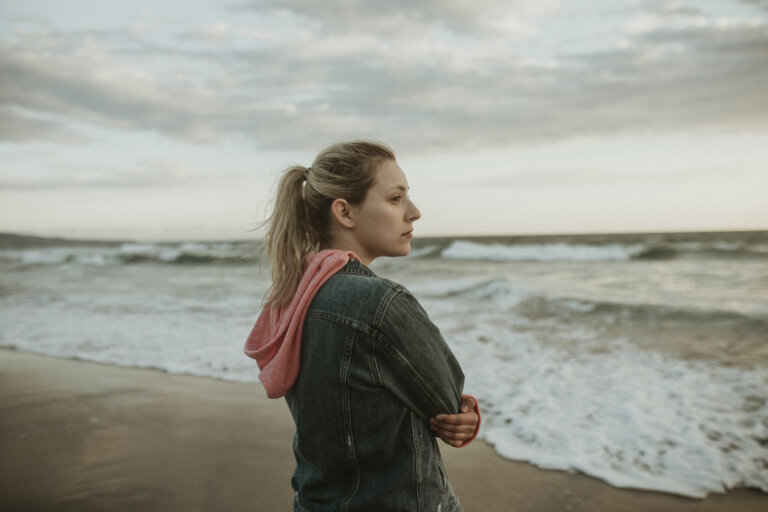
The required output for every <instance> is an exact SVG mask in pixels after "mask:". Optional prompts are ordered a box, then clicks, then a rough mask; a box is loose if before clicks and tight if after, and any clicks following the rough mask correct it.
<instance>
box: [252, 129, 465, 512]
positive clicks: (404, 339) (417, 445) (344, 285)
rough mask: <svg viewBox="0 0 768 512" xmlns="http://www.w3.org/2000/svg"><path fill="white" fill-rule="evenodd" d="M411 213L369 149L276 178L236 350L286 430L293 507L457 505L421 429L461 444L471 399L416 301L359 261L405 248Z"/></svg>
mask: <svg viewBox="0 0 768 512" xmlns="http://www.w3.org/2000/svg"><path fill="white" fill-rule="evenodd" d="M420 217H421V213H420V212H419V210H418V208H416V205H414V204H413V202H412V201H411V200H410V198H409V196H408V182H407V180H406V177H405V174H404V173H403V171H402V169H400V166H399V165H398V164H397V161H396V160H395V155H394V153H393V152H392V150H391V149H390V148H388V147H387V146H385V145H383V144H379V143H374V142H365V141H355V142H346V143H340V144H336V145H333V146H330V147H329V148H327V149H325V150H324V151H322V152H321V153H320V154H319V155H318V156H317V158H316V159H315V161H314V162H313V163H312V165H311V166H310V167H302V166H296V167H291V168H289V169H287V170H286V171H285V172H284V174H283V175H282V177H281V179H280V183H279V186H278V191H277V196H276V197H275V201H274V210H273V212H272V215H271V217H270V218H269V219H268V221H267V223H266V226H267V231H266V236H265V239H264V248H265V253H264V254H265V258H266V260H267V262H268V264H269V266H270V271H271V276H272V286H271V288H270V289H269V291H268V293H267V296H266V299H265V304H264V308H263V310H262V312H261V314H260V316H259V318H258V320H257V322H256V325H255V326H254V328H253V331H252V332H251V335H250V336H249V337H248V340H247V342H246V345H245V352H246V354H247V355H248V356H250V357H252V358H254V359H256V361H257V362H258V364H259V367H260V369H261V373H260V374H259V379H260V380H261V382H262V383H263V385H264V387H265V389H266V391H267V395H268V396H269V397H271V398H278V397H282V396H284V397H285V399H286V401H287V403H288V407H289V408H290V411H291V415H292V416H293V420H294V422H295V424H296V435H295V437H294V443H293V448H294V454H295V457H296V471H295V472H294V475H293V479H292V482H291V483H292V486H293V489H294V490H295V492H296V495H295V499H294V510H295V511H307V512H325V511H349V512H351V511H366V512H369V511H380V512H386V511H407V512H413V511H431V512H432V511H440V512H452V511H460V510H462V508H461V504H460V503H459V500H458V498H457V497H456V495H455V494H454V492H453V490H452V489H451V485H450V483H449V481H448V478H447V475H446V472H445V468H444V467H443V463H442V460H441V457H440V449H439V447H438V445H437V443H436V441H435V436H437V437H440V438H441V439H442V440H443V441H444V442H446V443H447V444H449V445H451V446H456V447H459V446H465V445H466V444H467V443H469V442H470V441H471V440H472V439H474V438H475V436H476V435H477V431H478V429H479V426H480V415H479V409H478V406H477V402H476V400H475V399H474V398H473V397H471V396H468V395H462V387H463V383H464V375H463V373H462V370H461V367H460V366H459V363H458V361H456V358H455V357H454V355H453V354H452V353H451V350H450V349H449V348H448V346H447V345H446V343H445V341H444V340H443V338H442V336H441V335H440V332H439V330H438V328H437V327H435V325H434V324H433V323H432V322H431V321H430V320H429V318H428V316H427V314H426V313H425V312H424V310H423V309H422V307H421V305H420V304H419V303H418V301H417V300H416V299H415V298H414V297H413V296H412V295H411V294H410V293H409V292H408V290H406V289H405V288H403V287H402V286H400V285H398V284H396V283H393V282H391V281H388V280H386V279H382V278H380V277H378V276H376V274H374V273H373V272H372V271H371V270H370V269H369V268H368V267H369V265H370V263H371V262H372V261H373V260H374V259H376V258H378V257H380V256H405V255H407V254H408V253H409V252H410V243H411V239H412V238H413V223H414V222H415V221H416V220H418V219H419V218H420Z"/></svg>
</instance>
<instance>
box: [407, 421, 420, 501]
mask: <svg viewBox="0 0 768 512" xmlns="http://www.w3.org/2000/svg"><path fill="white" fill-rule="evenodd" d="M413 416H414V413H413V411H409V414H408V418H409V420H410V423H411V442H412V443H413V451H414V455H415V456H414V458H413V470H414V471H415V473H416V503H417V504H418V507H419V512H424V497H423V496H422V493H421V444H420V443H419V439H418V437H417V433H416V425H415V424H414V421H413Z"/></svg>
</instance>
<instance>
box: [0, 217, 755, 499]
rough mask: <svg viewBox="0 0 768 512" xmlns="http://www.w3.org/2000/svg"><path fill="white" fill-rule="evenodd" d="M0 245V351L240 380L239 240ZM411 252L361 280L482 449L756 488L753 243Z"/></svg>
mask: <svg viewBox="0 0 768 512" xmlns="http://www.w3.org/2000/svg"><path fill="white" fill-rule="evenodd" d="M0 243H2V245H1V246H2V247H3V248H2V249H0V269H2V273H1V274H0V346H3V347H9V348H15V349H18V350H23V351H29V352H36V353H43V354H47V355H51V356H55V357H64V358H76V359H83V360H89V361H96V362H101V363H106V364H113V365H118V366H133V367H143V368H157V369H160V370H164V371H167V372H169V373H186V374H192V375H199V376H207V377H212V378H218V379H225V380H233V381H241V382H257V377H258V369H257V368H256V365H255V362H254V361H252V360H250V359H248V358H246V357H245V356H244V355H243V353H242V346H243V342H244V340H245V338H246V337H247V335H248V333H249V332H250V329H251V327H252V325H253V322H254V321H255V319H256V316H257V315H258V312H259V309H260V302H261V297H262V296H263V294H264V292H265V291H266V288H267V285H268V273H267V272H266V271H261V272H260V271H259V270H258V268H257V265H256V256H257V255H258V244H253V243H250V244H246V243H239V242H227V243H225V242H216V243H206V242H184V243H95V242H92V243H68V242H60V241H59V242H54V241H45V240H42V241H41V240H36V241H29V240H26V239H16V238H13V237H9V236H0ZM30 244H31V245H32V246H30ZM413 245H414V250H413V252H412V254H411V255H410V256H408V257H406V258H395V259H381V260H377V261H376V262H374V264H373V265H372V268H373V270H374V271H375V272H377V273H378V274H379V275H382V276H384V277H387V278H390V279H393V280H395V281H398V282H401V283H403V284H404V285H406V286H407V287H408V288H409V289H410V290H411V291H412V292H413V293H414V294H415V295H416V296H417V297H418V298H419V300H420V301H421V302H422V304H423V305H424V307H425V309H426V310H427V312H428V313H429V314H430V316H431V318H432V320H433V321H434V322H435V323H436V324H437V325H438V326H439V327H440V329H441V331H442V333H443V335H444V337H445V338H446V341H447V342H448V344H449V345H450V346H451V348H452V349H453V351H454V352H455V353H456V355H457V357H458V359H459V360H460V362H461V364H462V366H463V368H464V371H465V374H466V383H465V390H466V391H467V392H469V393H472V394H474V395H476V396H477V397H478V399H479V401H480V404H481V409H482V411H483V428H482V434H481V437H482V438H483V439H485V440H486V441H487V442H489V443H490V444H492V445H493V446H494V447H495V449H496V451H497V452H498V453H499V454H501V455H502V456H505V457H508V458H510V459H515V460H525V461H530V462H531V463H533V464H536V465H538V466H540V467H543V468H551V469H561V470H569V471H580V472H583V473H586V474H589V475H592V476H594V477H597V478H601V479H603V480H605V481H607V482H609V483H611V484H613V485H615V486H618V487H631V488H639V489H652V490H659V491H665V492H671V493H676V494H681V495H685V496H692V497H702V496H705V495H706V494H708V493H711V492H724V491H725V490H727V489H729V488H733V487H737V486H750V487H755V488H758V489H761V490H763V491H764V492H768V232H732V233H689V234H636V235H589V236H576V235H570V236H549V237H496V238H467V237H463V238H443V239H424V240H416V241H414V244H413Z"/></svg>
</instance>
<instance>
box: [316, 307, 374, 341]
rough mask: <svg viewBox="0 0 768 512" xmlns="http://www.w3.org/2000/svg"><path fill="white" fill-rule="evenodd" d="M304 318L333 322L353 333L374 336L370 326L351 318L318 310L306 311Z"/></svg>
mask: <svg viewBox="0 0 768 512" xmlns="http://www.w3.org/2000/svg"><path fill="white" fill-rule="evenodd" d="M306 318H315V319H319V320H328V321H330V322H334V323H336V324H339V325H343V326H344V327H349V328H350V329H354V330H355V331H359V332H361V333H363V334H366V335H368V336H374V335H375V332H376V331H375V329H374V328H373V327H371V326H370V325H368V324H366V323H363V322H359V321H357V320H354V319H352V318H348V317H346V316H343V315H339V314H337V313H330V312H328V311H320V310H309V311H307V316H306V317H305V319H306Z"/></svg>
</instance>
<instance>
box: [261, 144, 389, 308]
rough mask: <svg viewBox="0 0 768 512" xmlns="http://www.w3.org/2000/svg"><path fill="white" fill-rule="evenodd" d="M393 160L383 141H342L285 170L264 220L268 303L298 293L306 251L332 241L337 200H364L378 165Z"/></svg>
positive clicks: (280, 303) (277, 303)
mask: <svg viewBox="0 0 768 512" xmlns="http://www.w3.org/2000/svg"><path fill="white" fill-rule="evenodd" d="M394 159H395V154H394V152H393V151H392V149H391V148H389V147H388V146H387V145H385V144H382V143H379V142H369V141H351V142H341V143H338V144H334V145H332V146H329V147H327V148H325V149H324V150H323V151H321V152H320V154H319V155H317V157H316V158H315V161H314V162H312V165H311V166H310V167H302V166H300V165H297V166H293V167H289V168H288V169H286V170H285V171H283V174H282V176H281V177H280V181H279V182H278V186H277V194H276V195H275V198H274V201H273V208H272V214H271V215H270V217H269V218H268V219H267V220H266V221H265V222H264V226H266V228H267V230H266V234H265V236H264V242H263V248H264V252H263V253H262V262H265V261H266V262H267V263H268V264H269V268H270V274H271V276H272V285H271V287H270V288H269V290H267V294H266V297H265V303H266V305H268V306H270V307H274V306H277V307H280V306H284V305H286V304H287V303H288V302H290V300H291V298H292V297H293V295H294V294H295V293H296V288H297V287H298V285H299V281H300V280H301V274H302V272H303V266H304V260H305V259H306V257H307V255H308V254H310V253H312V252H317V251H318V250H319V249H320V247H321V246H322V245H324V244H326V243H327V242H328V241H329V240H328V234H329V229H330V222H331V204H333V201H335V200H336V199H339V198H341V199H346V200H347V202H348V203H350V204H359V203H361V202H363V199H365V196H366V194H367V193H368V189H370V188H371V187H372V186H373V184H374V182H375V181H376V171H377V170H378V168H379V165H380V164H381V163H382V162H383V161H385V160H394Z"/></svg>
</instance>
